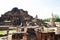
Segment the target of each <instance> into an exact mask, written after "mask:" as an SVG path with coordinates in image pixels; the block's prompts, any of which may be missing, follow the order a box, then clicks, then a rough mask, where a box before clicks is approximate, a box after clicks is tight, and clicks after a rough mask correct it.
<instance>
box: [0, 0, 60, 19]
mask: <svg viewBox="0 0 60 40" xmlns="http://www.w3.org/2000/svg"><path fill="white" fill-rule="evenodd" d="M14 7H18V8H19V9H24V10H27V11H28V13H29V14H30V15H32V16H33V17H35V15H38V18H49V17H51V14H52V12H53V14H57V15H59V16H60V0H0V15H2V14H4V13H5V12H7V11H9V10H11V9H12V8H14Z"/></svg>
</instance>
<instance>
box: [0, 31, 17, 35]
mask: <svg viewBox="0 0 60 40" xmlns="http://www.w3.org/2000/svg"><path fill="white" fill-rule="evenodd" d="M6 32H7V31H3V30H0V34H2V35H4V34H6ZM14 32H16V30H9V33H14Z"/></svg>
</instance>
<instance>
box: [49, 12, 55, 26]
mask: <svg viewBox="0 0 60 40" xmlns="http://www.w3.org/2000/svg"><path fill="white" fill-rule="evenodd" d="M50 23H51V26H56V24H55V18H54V15H53V13H52V17H51V19H50Z"/></svg>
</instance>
